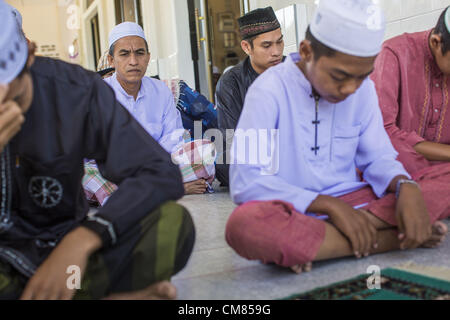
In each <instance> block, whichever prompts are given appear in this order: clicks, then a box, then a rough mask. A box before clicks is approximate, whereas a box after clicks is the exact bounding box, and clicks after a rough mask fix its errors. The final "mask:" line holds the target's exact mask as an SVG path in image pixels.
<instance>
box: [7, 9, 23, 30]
mask: <svg viewBox="0 0 450 320" xmlns="http://www.w3.org/2000/svg"><path fill="white" fill-rule="evenodd" d="M6 5H7V6H9V7H10V8H11V11H12V13H13V15H14V17H15V18H16V20H17V23H18V24H19V26H20V27H21V28H22V15H21V14H20V12H19V10H17V9H16V8H14V7H13V6H11V5H9V4H6Z"/></svg>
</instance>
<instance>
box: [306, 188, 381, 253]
mask: <svg viewBox="0 0 450 320" xmlns="http://www.w3.org/2000/svg"><path fill="white" fill-rule="evenodd" d="M308 212H315V213H323V214H327V215H328V216H329V217H330V220H331V223H332V224H333V225H334V226H335V227H336V228H337V229H338V230H339V231H340V232H341V233H342V234H344V235H345V236H346V237H347V238H348V239H349V241H350V243H351V245H352V248H353V251H354V253H355V256H356V257H357V258H361V257H362V256H368V255H369V254H370V253H371V251H372V249H376V248H377V246H378V245H377V229H376V228H375V226H374V225H373V224H372V223H371V222H370V221H369V220H368V219H367V217H366V215H365V214H363V213H362V212H360V211H359V210H355V209H354V208H353V207H352V206H350V205H348V204H346V203H345V202H344V201H342V200H340V199H337V198H333V197H329V196H319V197H318V198H317V199H316V200H315V201H314V202H313V203H312V204H311V206H310V208H308Z"/></svg>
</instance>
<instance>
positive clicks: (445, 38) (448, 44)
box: [433, 6, 450, 55]
mask: <svg viewBox="0 0 450 320" xmlns="http://www.w3.org/2000/svg"><path fill="white" fill-rule="evenodd" d="M449 8H450V6H449V7H447V8H446V9H445V10H444V12H442V14H441V16H440V17H439V20H438V23H437V25H436V28H434V31H433V34H436V35H438V36H440V37H441V43H442V54H443V55H445V54H446V53H447V52H448V51H449V50H450V32H449V30H448V29H447V25H446V23H445V14H446V13H447V10H450V9H449Z"/></svg>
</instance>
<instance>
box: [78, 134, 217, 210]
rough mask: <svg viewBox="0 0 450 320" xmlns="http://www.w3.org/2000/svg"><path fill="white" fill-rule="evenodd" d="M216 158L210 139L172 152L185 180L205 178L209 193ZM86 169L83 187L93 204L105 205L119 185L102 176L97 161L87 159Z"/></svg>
mask: <svg viewBox="0 0 450 320" xmlns="http://www.w3.org/2000/svg"><path fill="white" fill-rule="evenodd" d="M215 160H216V149H215V145H214V143H212V142H211V141H209V140H196V141H192V142H189V143H186V144H184V145H183V146H182V147H181V148H180V149H178V151H176V152H174V153H173V154H172V161H173V162H174V163H175V164H177V165H178V166H179V168H180V171H181V174H182V176H183V182H184V183H189V182H193V181H196V180H200V179H205V180H206V183H207V185H208V188H207V191H208V192H209V193H213V192H214V190H213V188H212V187H211V184H212V182H213V181H214V178H215V174H216V169H215V164H214V162H215ZM84 169H85V175H84V177H83V188H84V192H85V194H86V198H87V200H88V201H89V203H90V204H91V205H94V206H104V205H105V203H106V202H107V201H108V199H109V198H110V197H111V195H112V194H113V193H114V192H115V191H116V190H117V189H118V187H117V186H116V185H115V184H113V183H112V182H109V181H108V180H106V179H105V178H103V177H102V175H101V174H100V172H99V170H98V167H97V164H96V163H95V161H92V160H91V161H86V162H85V165H84Z"/></svg>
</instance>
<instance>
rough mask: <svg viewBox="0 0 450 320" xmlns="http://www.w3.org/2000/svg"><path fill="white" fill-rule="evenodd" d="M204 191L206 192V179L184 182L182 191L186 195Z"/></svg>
mask: <svg viewBox="0 0 450 320" xmlns="http://www.w3.org/2000/svg"><path fill="white" fill-rule="evenodd" d="M205 192H206V181H205V180H204V179H200V180H196V181H192V182H188V183H185V184H184V193H185V194H186V195H192V194H204V193H205Z"/></svg>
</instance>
